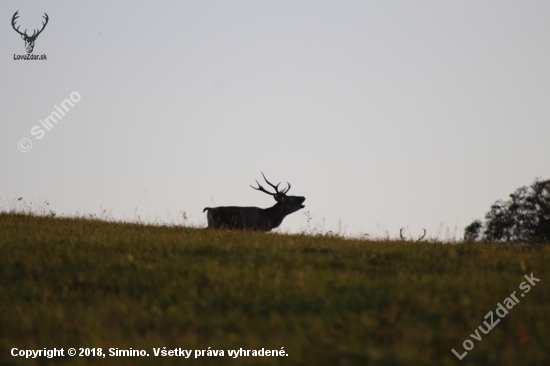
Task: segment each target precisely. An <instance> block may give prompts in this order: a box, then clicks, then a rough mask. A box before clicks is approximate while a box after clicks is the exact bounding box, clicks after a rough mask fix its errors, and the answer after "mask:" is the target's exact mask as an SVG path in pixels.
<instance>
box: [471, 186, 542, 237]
mask: <svg viewBox="0 0 550 366" xmlns="http://www.w3.org/2000/svg"><path fill="white" fill-rule="evenodd" d="M485 220H486V222H485V224H483V223H482V222H481V221H480V220H475V221H474V222H472V223H471V224H470V225H468V226H467V227H466V228H465V229H464V240H467V241H471V240H480V239H482V240H487V241H500V242H519V241H538V242H540V241H546V242H548V241H550V180H538V179H537V180H535V181H534V182H533V184H531V186H530V187H521V188H518V189H517V190H516V191H515V192H514V193H512V194H511V195H510V199H509V200H508V201H502V200H499V201H496V202H495V203H494V204H493V205H492V206H491V210H490V211H489V212H487V214H486V215H485ZM483 229H484V231H483V233H482V230H483Z"/></svg>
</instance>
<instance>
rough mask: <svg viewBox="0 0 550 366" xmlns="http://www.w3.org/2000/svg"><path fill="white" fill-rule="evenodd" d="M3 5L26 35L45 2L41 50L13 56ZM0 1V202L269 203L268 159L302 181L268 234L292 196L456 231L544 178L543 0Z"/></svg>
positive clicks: (175, 207)
mask: <svg viewBox="0 0 550 366" xmlns="http://www.w3.org/2000/svg"><path fill="white" fill-rule="evenodd" d="M17 10H19V16H20V17H19V19H17V25H21V27H20V30H21V31H22V30H23V29H25V28H28V29H29V31H28V33H29V34H32V31H31V29H38V28H40V27H41V25H42V21H43V20H44V18H42V16H43V15H44V12H46V13H47V14H48V16H49V22H48V24H47V26H46V28H45V29H44V31H43V32H42V33H41V34H40V35H39V36H38V38H37V40H36V43H35V47H34V51H33V54H34V55H43V54H46V56H47V60H14V55H25V54H26V51H25V44H24V41H23V40H22V39H21V37H20V36H19V35H18V34H17V33H16V32H15V31H14V29H13V28H12V26H11V19H12V16H13V14H14V13H15V12H16V11H17ZM0 14H1V26H0V30H1V31H0V42H1V45H2V50H3V55H2V56H1V57H0V63H1V65H0V66H1V70H2V78H1V85H2V87H1V89H0V92H1V95H0V100H1V101H2V110H3V123H2V127H1V130H0V131H1V133H0V207H4V209H5V208H6V207H7V206H9V204H10V202H13V201H14V200H15V199H16V198H18V197H23V199H24V200H25V201H26V202H33V204H34V205H37V204H38V205H42V206H44V204H43V202H45V201H47V202H49V204H50V205H49V206H48V209H52V210H54V211H55V212H57V213H58V214H62V213H63V214H65V215H66V214H76V213H80V214H82V213H92V214H99V213H100V211H101V210H103V209H107V210H108V211H109V212H110V213H111V215H112V217H113V218H115V219H124V220H129V221H132V220H134V217H135V212H137V215H139V216H140V218H141V219H142V220H144V221H154V220H155V219H156V220H157V221H158V220H161V221H165V222H173V221H177V222H181V215H182V212H185V213H186V215H187V217H188V218H189V219H188V223H192V224H195V225H205V224H206V215H205V214H204V213H203V212H202V209H203V208H204V207H206V206H211V207H212V206H258V207H269V206H271V205H273V204H274V203H275V201H274V200H273V199H272V198H271V197H270V196H268V195H266V194H263V193H261V192H257V191H254V190H253V189H252V188H250V186H249V185H251V184H254V183H255V179H258V181H260V182H261V172H262V171H263V172H264V173H265V175H266V176H267V178H268V179H269V180H271V181H272V182H274V183H278V182H283V183H282V185H284V184H286V182H287V181H288V182H290V183H291V184H292V188H291V190H290V192H289V194H294V195H299V196H305V197H306V201H305V205H306V208H305V209H303V210H301V211H298V212H296V213H294V214H292V215H290V216H288V217H287V218H286V219H285V220H284V221H283V223H282V225H281V227H280V230H281V231H283V232H299V231H300V230H302V229H304V228H306V227H307V219H306V215H305V214H304V213H305V212H306V211H307V212H309V215H310V217H311V222H310V226H311V228H317V229H319V230H323V231H324V232H326V231H328V230H333V231H338V230H340V231H341V232H345V233H346V234H348V235H361V234H362V233H368V234H370V235H371V236H373V237H377V236H381V235H385V233H386V232H388V233H389V234H390V236H392V237H395V236H398V235H399V229H400V228H401V227H407V228H408V231H406V233H410V234H411V235H414V236H417V235H419V234H421V233H422V229H423V228H425V229H426V230H427V231H428V237H434V236H437V237H439V238H440V239H448V238H450V239H453V238H457V239H460V238H461V237H462V234H463V228H464V227H465V226H466V225H468V224H469V223H470V222H471V221H472V220H474V219H477V218H483V217H484V215H485V213H486V212H487V211H488V210H489V208H490V205H491V204H492V203H493V202H494V201H496V200H498V199H506V198H507V197H508V195H509V194H510V193H512V192H513V191H514V190H515V189H517V188H518V187H520V186H523V185H529V184H531V183H532V182H533V180H534V179H535V178H536V177H541V178H545V179H548V178H550V143H549V142H550V103H549V101H550V2H548V1H462V0H461V1H451V2H444V1H392V2H388V1H300V2H297V1H261V2H260V1H223V2H222V1H203V0H201V1H183V2H182V1H163V2H153V1H150V2H144V1H103V2H100V1H94V2H76V1H55V2H54V1H26V2H18V1H2V2H1V3H0ZM74 92H76V93H77V94H72V95H73V97H75V96H76V95H80V100H79V101H78V102H76V103H74V106H73V107H70V109H69V111H68V112H67V113H66V115H65V116H64V117H63V118H62V119H61V120H59V122H58V124H57V125H54V128H53V129H51V130H50V131H46V130H45V129H44V128H43V127H42V130H44V134H43V137H42V138H41V139H37V138H36V136H35V135H32V134H31V128H33V127H34V126H37V125H38V126H39V127H40V121H41V120H44V119H45V118H47V117H48V116H49V115H50V114H52V112H54V111H55V108H54V106H59V105H60V103H62V102H63V101H64V100H65V99H68V98H70V96H71V93H74ZM22 138H28V139H29V140H30V141H31V142H32V149H31V150H30V151H28V152H22V151H20V150H19V149H18V142H19V141H20V140H21V139H22ZM178 215H179V216H178ZM339 225H340V226H339ZM447 231H449V233H448V234H447Z"/></svg>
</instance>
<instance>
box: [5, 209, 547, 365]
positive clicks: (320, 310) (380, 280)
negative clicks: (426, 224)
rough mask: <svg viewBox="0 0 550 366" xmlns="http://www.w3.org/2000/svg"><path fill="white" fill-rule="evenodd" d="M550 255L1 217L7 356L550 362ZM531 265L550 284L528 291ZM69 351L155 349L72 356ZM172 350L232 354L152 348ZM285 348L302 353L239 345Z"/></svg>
mask: <svg viewBox="0 0 550 366" xmlns="http://www.w3.org/2000/svg"><path fill="white" fill-rule="evenodd" d="M549 264H550V245H542V246H540V245H539V246H533V245H502V244H441V243H428V242H420V243H411V242H402V241H360V240H349V239H348V240H346V239H342V238H338V237H323V236H317V237H314V236H306V235H277V234H264V233H248V232H228V231H210V230H200V229H192V228H183V227H168V226H164V227H161V226H146V225H138V224H124V223H115V222H105V221H100V220H86V219H76V218H75V219H69V218H53V217H43V216H35V215H29V214H14V213H11V214H8V213H3V214H0V278H1V280H2V285H1V286H0V300H1V302H0V364H2V365H45V364H51V363H54V364H58V365H183V364H190V365H194V364H205V365H210V364H212V365H218V364H228V365H264V364H266V365H279V364H281V365H548V364H550V357H549V350H550V337H549V336H550V331H549V329H550V286H549V285H548V284H549V283H550V276H549V274H550V265H549ZM532 272H533V275H534V277H536V278H538V279H540V282H538V283H537V284H536V286H535V287H531V290H530V291H529V292H528V293H525V294H524V295H525V296H524V297H520V294H521V293H522V292H523V291H522V290H520V289H519V286H520V284H521V283H522V282H525V281H526V279H525V278H524V275H526V274H531V273H532ZM514 291H516V296H517V297H518V299H519V303H517V304H516V305H515V306H514V307H513V308H512V309H510V310H509V313H508V314H507V315H506V316H505V317H504V318H502V319H501V320H500V322H499V323H498V324H497V325H496V326H495V327H494V329H492V330H491V331H490V332H489V333H488V334H483V333H482V332H478V333H479V336H480V337H481V340H480V341H477V340H474V339H473V338H472V337H470V334H474V336H476V334H475V330H476V328H477V327H478V326H480V325H481V326H483V321H487V319H484V317H485V315H486V314H487V313H488V312H489V311H493V312H494V311H495V309H496V308H497V303H499V302H501V303H502V302H503V301H504V300H505V299H506V298H507V297H509V296H510V294H511V293H512V292H514ZM495 318H497V316H496V315H495ZM466 339H470V340H471V341H472V344H473V345H474V348H473V349H472V350H471V351H469V352H468V354H467V355H466V356H465V357H464V358H463V359H462V360H461V361H459V360H458V358H457V357H456V356H455V355H454V354H453V353H452V352H451V349H452V348H454V349H455V350H456V351H457V353H459V354H462V353H463V352H464V351H465V350H464V347H463V342H464V341H465V340H466ZM467 345H468V343H467ZM14 347H15V348H18V349H21V350H25V349H35V350H36V349H43V348H48V349H53V348H54V347H56V348H58V349H59V348H64V349H65V357H59V358H54V359H48V358H44V357H40V358H36V359H30V358H29V359H26V358H24V357H13V356H11V354H10V353H11V350H12V348H14ZM69 347H74V348H76V349H78V348H80V347H83V348H92V347H93V348H102V351H103V353H108V349H109V348H118V349H130V348H132V349H133V350H145V351H147V352H148V353H149V354H150V357H110V356H107V357H106V358H101V357H97V356H96V357H92V356H90V357H69V356H67V355H66V352H67V349H68V348H69ZM162 347H166V349H167V350H168V349H174V348H181V349H186V350H208V347H210V350H224V356H223V357H219V356H218V357H207V356H202V357H199V358H197V359H195V358H194V353H193V354H192V355H191V357H190V358H189V359H182V358H181V357H154V356H153V348H162ZM281 347H284V350H285V352H286V353H287V354H288V356H280V357H252V356H249V357H238V358H232V357H230V356H229V355H228V350H238V349H240V348H243V349H245V350H246V349H248V350H260V349H262V348H265V349H269V350H279V351H280V350H281ZM205 354H206V353H205Z"/></svg>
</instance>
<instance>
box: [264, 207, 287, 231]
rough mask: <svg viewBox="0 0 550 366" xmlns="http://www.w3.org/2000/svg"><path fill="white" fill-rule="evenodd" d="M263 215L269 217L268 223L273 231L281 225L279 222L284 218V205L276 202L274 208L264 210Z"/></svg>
mask: <svg viewBox="0 0 550 366" xmlns="http://www.w3.org/2000/svg"><path fill="white" fill-rule="evenodd" d="M265 213H266V214H267V217H269V223H270V226H271V228H273V229H274V228H276V227H278V226H279V225H281V222H283V219H284V218H285V217H286V214H285V211H284V205H283V204H282V203H281V202H277V203H276V204H275V205H274V206H272V207H269V208H266V209H265Z"/></svg>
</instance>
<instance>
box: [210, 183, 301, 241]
mask: <svg viewBox="0 0 550 366" xmlns="http://www.w3.org/2000/svg"><path fill="white" fill-rule="evenodd" d="M262 176H263V177H264V179H265V181H266V182H267V184H269V185H270V186H271V187H273V189H275V193H271V192H269V191H267V190H266V189H264V187H262V186H261V185H260V183H258V181H257V180H256V183H257V184H258V188H256V187H252V186H251V187H252V188H254V189H255V190H257V191H261V192H264V193H267V194H269V195H271V196H273V198H274V199H275V201H277V203H276V204H275V205H274V206H273V207H269V208H259V207H236V206H228V207H213V208H211V207H206V208H205V209H204V210H203V212H205V211H208V213H207V215H206V218H207V219H208V227H209V228H215V229H220V228H225V229H239V230H257V231H270V230H271V229H275V228H276V227H278V226H279V225H281V223H282V222H283V219H284V218H285V217H286V216H287V215H290V214H291V213H293V212H296V211H298V210H300V209H302V208H304V207H306V206H304V205H303V204H302V203H304V201H305V200H306V199H305V197H299V196H288V195H287V192H288V191H289V190H290V183H287V184H288V187H287V188H286V189H283V190H282V191H279V189H278V187H279V184H281V183H279V184H277V185H273V184H271V183H269V181H268V180H267V178H266V177H265V175H264V173H262Z"/></svg>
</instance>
